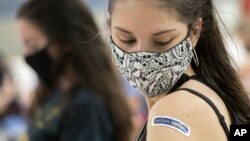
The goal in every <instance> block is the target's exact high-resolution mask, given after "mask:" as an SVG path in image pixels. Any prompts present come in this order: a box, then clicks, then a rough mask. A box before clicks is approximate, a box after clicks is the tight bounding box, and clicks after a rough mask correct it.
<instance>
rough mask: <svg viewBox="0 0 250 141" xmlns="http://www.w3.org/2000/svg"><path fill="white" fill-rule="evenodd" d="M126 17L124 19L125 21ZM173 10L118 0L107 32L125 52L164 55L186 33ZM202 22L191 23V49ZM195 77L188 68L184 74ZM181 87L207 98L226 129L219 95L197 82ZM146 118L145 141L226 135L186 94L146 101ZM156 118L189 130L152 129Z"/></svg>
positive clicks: (207, 109)
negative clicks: (174, 121) (186, 132)
mask: <svg viewBox="0 0 250 141" xmlns="http://www.w3.org/2000/svg"><path fill="white" fill-rule="evenodd" d="M124 17H126V18H124ZM179 19H180V18H179V15H178V13H177V12H176V11H175V10H174V9H168V10H166V9H161V8H159V7H158V6H157V5H156V4H155V3H154V2H152V1H151V2H150V1H134V0H128V1H119V2H117V3H116V5H115V7H114V11H113V13H112V15H111V22H110V33H111V36H112V38H113V40H114V42H115V43H116V44H117V45H118V46H119V47H120V48H121V49H123V50H124V51H126V52H139V51H148V52H163V51H166V50H168V49H170V48H172V47H174V46H175V45H177V44H178V43H180V42H181V41H182V40H183V39H184V38H185V37H186V36H187V32H188V28H187V24H186V23H184V22H183V21H181V20H179ZM201 25H202V19H201V18H199V19H198V20H197V21H195V22H194V25H193V28H192V30H191V34H190V36H189V37H190V38H191V41H192V45H193V47H195V46H196V43H197V41H198V39H199V37H200V32H201ZM185 73H186V74H188V75H190V76H191V75H194V74H195V73H194V71H193V69H192V68H191V66H189V67H188V69H187V71H186V72H185ZM181 87H183V88H191V89H193V90H196V91H198V92H201V93H202V94H203V95H205V96H206V97H208V98H209V99H210V100H212V102H214V104H215V105H216V106H217V108H218V109H219V111H220V112H221V113H222V115H224V116H225V119H226V123H227V125H228V126H229V125H230V123H231V121H230V116H229V113H228V111H227V108H226V106H225V105H224V103H223V101H222V100H221V99H220V98H219V96H218V95H217V94H216V93H215V92H214V91H212V90H211V89H210V88H208V87H207V86H205V85H203V84H201V83H200V82H198V81H195V80H190V81H188V82H186V83H185V84H183V85H182V86H181ZM146 101H147V105H148V109H149V117H148V125H147V141H155V140H157V141H166V140H169V141H172V140H185V141H200V140H202V141H206V140H207V141H208V140H209V141H211V140H220V141H222V140H226V135H225V133H224V131H223V129H222V127H221V125H220V123H219V121H218V118H217V116H216V114H215V113H214V111H213V110H212V108H211V107H210V106H209V105H208V104H207V103H206V102H204V100H202V99H201V98H199V97H197V96H195V95H193V94H190V93H189V92H186V91H176V92H174V93H173V94H171V95H166V93H163V94H161V95H160V96H158V97H154V98H146ZM155 116H170V117H173V118H176V119H178V120H180V121H182V122H184V123H185V124H186V125H188V126H189V127H190V130H191V135H190V136H189V137H187V136H185V135H184V134H182V133H180V132H178V131H177V130H174V129H172V128H168V127H160V126H151V121H152V119H153V117H155Z"/></svg>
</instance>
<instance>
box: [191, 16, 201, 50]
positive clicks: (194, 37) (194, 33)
mask: <svg viewBox="0 0 250 141" xmlns="http://www.w3.org/2000/svg"><path fill="white" fill-rule="evenodd" d="M201 29H202V18H201V17H199V18H198V19H197V20H196V22H195V23H194V24H193V26H192V28H191V32H190V37H191V41H192V45H193V47H195V46H196V44H197V42H198V40H199V38H200V34H201Z"/></svg>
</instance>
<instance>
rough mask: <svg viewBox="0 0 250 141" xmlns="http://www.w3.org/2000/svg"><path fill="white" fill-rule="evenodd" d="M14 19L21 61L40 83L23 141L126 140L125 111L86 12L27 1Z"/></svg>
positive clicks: (43, 0) (65, 4)
mask: <svg viewBox="0 0 250 141" xmlns="http://www.w3.org/2000/svg"><path fill="white" fill-rule="evenodd" d="M17 19H18V25H19V32H20V35H21V39H22V41H23V43H24V46H25V49H24V52H25V60H26V62H27V63H28V64H29V65H30V66H31V67H32V68H33V69H34V70H35V72H36V73H37V74H38V76H39V78H40V84H39V87H38V88H37V91H36V94H35V96H34V99H33V104H32V106H31V109H30V115H31V121H30V124H29V131H28V136H27V137H28V138H26V139H25V140H30V141H51V140H53V141H69V140H70V141H128V140H129V139H128V138H129V131H130V126H131V123H130V113H129V108H128V105H127V103H126V101H125V97H124V95H123V90H122V88H121V86H120V83H121V82H120V79H119V76H118V75H117V73H116V72H115V71H114V69H113V66H112V62H111V61H110V58H109V57H110V55H109V54H108V51H107V48H106V45H105V43H104V41H103V39H102V38H101V37H99V36H97V35H98V32H99V31H98V28H97V26H96V24H95V22H94V19H93V17H92V15H91V13H90V11H89V10H88V9H87V7H86V6H85V5H84V4H83V3H81V2H80V0H53V1H51V0H29V1H27V2H25V3H24V4H23V5H22V7H21V8H20V10H19V12H18V15H17ZM94 37H95V38H94ZM23 140H24V138H23Z"/></svg>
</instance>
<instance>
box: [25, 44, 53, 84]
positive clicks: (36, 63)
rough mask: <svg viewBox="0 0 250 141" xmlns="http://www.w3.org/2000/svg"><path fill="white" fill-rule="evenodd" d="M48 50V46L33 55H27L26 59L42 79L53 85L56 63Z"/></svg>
mask: <svg viewBox="0 0 250 141" xmlns="http://www.w3.org/2000/svg"><path fill="white" fill-rule="evenodd" d="M47 50H48V46H46V47H45V48H44V49H43V50H41V51H39V52H37V53H35V54H33V55H29V56H26V57H25V61H26V62H27V63H28V64H29V65H30V66H31V68H33V69H34V70H35V72H36V73H37V75H38V76H39V78H40V79H41V81H43V82H44V83H45V84H47V85H51V84H52V82H53V79H55V71H54V70H55V69H54V66H55V65H54V63H53V60H52V58H51V57H50V56H49V54H48V53H47Z"/></svg>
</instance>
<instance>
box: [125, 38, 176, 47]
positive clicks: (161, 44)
mask: <svg viewBox="0 0 250 141" xmlns="http://www.w3.org/2000/svg"><path fill="white" fill-rule="evenodd" d="M172 40H173V39H170V40H168V41H166V42H154V44H156V45H158V46H166V45H168V44H169V43H170V42H171V41H172ZM121 42H123V43H124V44H129V45H132V44H134V43H136V40H128V41H125V40H121Z"/></svg>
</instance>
